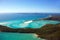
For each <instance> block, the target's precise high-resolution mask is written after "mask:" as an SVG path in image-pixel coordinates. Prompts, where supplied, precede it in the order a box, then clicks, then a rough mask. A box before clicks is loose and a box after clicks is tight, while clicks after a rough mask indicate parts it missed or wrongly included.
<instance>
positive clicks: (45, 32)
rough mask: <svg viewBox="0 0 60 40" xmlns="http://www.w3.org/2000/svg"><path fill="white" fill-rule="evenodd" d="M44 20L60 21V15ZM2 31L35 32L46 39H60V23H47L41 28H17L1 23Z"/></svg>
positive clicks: (0, 29)
mask: <svg viewBox="0 0 60 40" xmlns="http://www.w3.org/2000/svg"><path fill="white" fill-rule="evenodd" d="M42 20H56V21H60V16H53V17H49V18H43V19H42ZM0 32H14V33H34V34H36V35H37V37H39V38H43V39H46V40H60V23H58V24H46V25H44V26H43V27H41V28H17V29H13V28H9V27H6V26H3V25H0Z"/></svg>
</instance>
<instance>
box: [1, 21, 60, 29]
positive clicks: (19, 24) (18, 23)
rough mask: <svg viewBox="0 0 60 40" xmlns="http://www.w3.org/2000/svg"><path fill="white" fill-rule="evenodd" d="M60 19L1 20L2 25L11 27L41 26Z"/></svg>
mask: <svg viewBox="0 0 60 40" xmlns="http://www.w3.org/2000/svg"><path fill="white" fill-rule="evenodd" d="M57 23H60V22H59V21H53V20H37V21H32V20H29V21H28V20H27V21H26V20H12V21H7V22H1V23H0V25H4V26H7V27H10V28H40V27H42V26H44V25H46V24H57Z"/></svg>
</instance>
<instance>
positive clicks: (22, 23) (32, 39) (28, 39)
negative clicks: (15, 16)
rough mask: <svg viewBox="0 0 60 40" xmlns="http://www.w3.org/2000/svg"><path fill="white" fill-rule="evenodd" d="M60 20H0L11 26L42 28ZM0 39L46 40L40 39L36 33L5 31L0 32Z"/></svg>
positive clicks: (1, 23) (2, 23)
mask: <svg viewBox="0 0 60 40" xmlns="http://www.w3.org/2000/svg"><path fill="white" fill-rule="evenodd" d="M57 23H60V22H59V21H52V20H39V21H38V20H37V21H32V20H29V21H28V20H27V21H26V20H12V21H5V22H0V25H4V26H7V27H10V28H41V27H43V26H44V25H46V24H57ZM0 40H44V39H39V38H37V36H35V35H34V34H25V33H24V34H23V33H4V32H0Z"/></svg>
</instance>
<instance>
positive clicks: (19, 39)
mask: <svg viewBox="0 0 60 40" xmlns="http://www.w3.org/2000/svg"><path fill="white" fill-rule="evenodd" d="M0 40H40V39H39V38H38V37H36V36H35V35H34V34H31V33H30V34H27V33H5V32H0ZM41 40H43V39H41Z"/></svg>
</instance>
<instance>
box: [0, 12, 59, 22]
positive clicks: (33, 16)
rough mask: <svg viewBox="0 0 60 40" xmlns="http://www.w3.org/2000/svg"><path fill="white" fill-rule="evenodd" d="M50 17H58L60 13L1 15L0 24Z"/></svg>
mask: <svg viewBox="0 0 60 40" xmlns="http://www.w3.org/2000/svg"><path fill="white" fill-rule="evenodd" d="M49 15H58V16H60V14H59V13H53V14H52V13H10V14H8V13H7V14H0V22H2V21H9V20H34V19H39V18H45V17H48V16H49Z"/></svg>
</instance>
